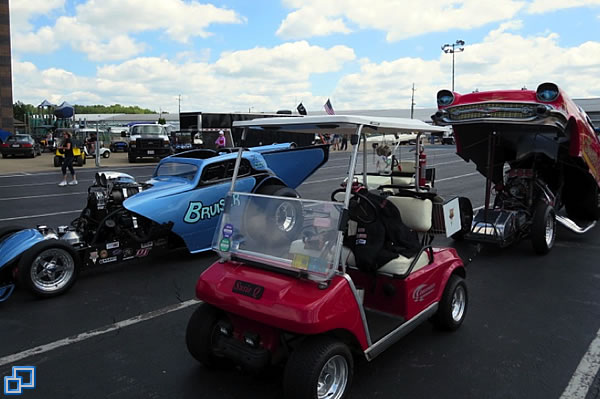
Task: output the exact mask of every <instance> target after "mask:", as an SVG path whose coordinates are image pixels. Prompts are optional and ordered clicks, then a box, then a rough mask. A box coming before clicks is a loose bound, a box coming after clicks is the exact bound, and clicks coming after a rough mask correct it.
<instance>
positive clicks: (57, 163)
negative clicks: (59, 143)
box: [54, 156, 62, 168]
mask: <svg viewBox="0 0 600 399" xmlns="http://www.w3.org/2000/svg"><path fill="white" fill-rule="evenodd" d="M60 164H62V158H61V157H57V156H55V157H54V167H55V168H58V167H60Z"/></svg>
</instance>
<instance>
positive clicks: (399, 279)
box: [186, 115, 468, 399]
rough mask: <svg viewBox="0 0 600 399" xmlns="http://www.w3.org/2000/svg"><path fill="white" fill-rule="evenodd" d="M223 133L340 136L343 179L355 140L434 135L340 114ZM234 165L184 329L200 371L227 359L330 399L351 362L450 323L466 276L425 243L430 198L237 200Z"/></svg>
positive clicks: (421, 194) (459, 311)
mask: <svg viewBox="0 0 600 399" xmlns="http://www.w3.org/2000/svg"><path fill="white" fill-rule="evenodd" d="M234 126H235V127H242V128H244V133H243V135H244V136H243V137H245V136H246V135H247V134H248V131H253V130H255V129H256V130H258V131H262V130H269V131H276V132H305V133H308V134H314V133H315V132H317V133H319V132H322V131H328V132H331V133H334V132H335V133H338V134H347V135H349V136H350V137H351V143H352V144H353V153H352V157H351V159H350V166H349V168H348V177H349V179H348V181H352V177H353V176H354V170H355V168H356V164H357V157H358V156H357V155H358V145H357V144H358V139H359V137H361V136H365V135H368V134H371V133H376V132H377V133H380V134H381V133H382V132H387V133H388V134H393V133H394V132H400V133H402V132H416V133H419V134H420V133H421V132H427V131H439V132H442V131H443V129H441V128H439V127H436V126H429V125H427V124H425V123H423V122H421V121H415V120H410V119H399V118H372V117H363V116H351V115H345V116H338V115H326V116H306V117H303V118H265V119H260V120H254V121H243V122H234ZM363 150H364V151H365V154H364V156H365V157H366V151H367V146H366V145H363ZM240 157H241V153H239V154H238V161H237V164H236V170H235V172H234V175H233V180H232V183H231V185H232V191H231V192H230V193H229V195H228V196H227V198H226V201H225V209H224V211H223V213H222V215H221V219H220V221H219V226H218V228H217V231H216V232H215V236H214V239H213V248H214V249H215V250H216V251H217V252H218V253H219V255H220V257H221V259H220V260H219V261H218V262H216V263H214V264H213V265H212V266H210V267H209V268H208V269H207V270H206V271H205V272H204V273H202V275H201V276H200V279H199V280H198V283H197V285H196V296H197V297H198V298H199V299H201V300H202V301H203V303H202V304H200V305H199V307H198V308H197V309H196V311H195V312H194V313H193V315H192V316H191V318H190V320H189V323H188V327H187V332H186V341H187V347H188V350H189V352H190V354H191V355H192V356H193V357H194V358H196V359H197V360H198V361H200V362H201V363H202V364H203V365H204V366H206V367H218V366H223V365H227V364H231V363H233V364H238V365H241V366H242V367H243V368H245V369H249V370H252V371H254V372H257V371H259V370H261V369H263V368H265V367H268V366H270V365H274V364H282V363H285V364H286V365H285V372H284V383H283V386H284V395H285V397H286V398H288V399H289V398H295V399H315V398H328V399H341V398H344V397H346V396H347V394H348V392H349V390H350V385H351V382H352V375H353V370H354V360H353V354H355V355H358V356H362V357H363V358H366V359H367V360H373V359H374V358H375V357H376V356H377V355H379V354H381V353H382V352H383V351H384V350H386V349H387V348H389V347H390V346H391V345H392V344H393V343H395V342H396V341H398V340H399V339H400V338H402V337H403V336H405V335H406V334H408V333H409V332H410V331H412V330H413V329H414V328H416V327H417V326H418V325H419V324H421V323H423V322H425V321H427V320H429V319H432V321H434V322H435V324H436V325H437V326H439V327H441V328H442V329H446V330H456V329H457V328H459V327H460V325H461V324H462V322H463V320H464V318H465V315H466V312H467V304H468V302H467V286H466V283H465V275H466V271H465V268H464V265H463V262H462V260H461V259H460V257H459V256H458V255H457V253H456V251H455V250H454V249H452V248H433V247H431V246H430V245H429V244H430V243H431V238H433V237H432V236H431V230H432V224H433V221H432V220H433V213H434V209H435V208H434V206H435V205H434V204H435V203H436V202H437V201H438V200H439V197H437V196H436V194H435V193H431V192H426V191H420V190H419V188H418V187H417V188H413V189H411V190H408V189H405V188H404V186H398V187H390V186H386V188H385V189H381V190H378V189H377V190H367V188H366V187H365V186H362V184H359V183H357V184H352V185H351V184H349V185H347V186H346V188H345V189H343V190H342V191H343V192H340V193H339V194H340V195H339V196H336V197H335V199H336V200H335V201H315V200H307V199H299V198H290V197H283V196H281V195H280V194H279V195H277V194H275V195H272V194H271V195H265V194H251V193H243V192H236V191H234V188H235V184H236V182H235V181H236V176H237V170H238V166H239V163H240ZM363 172H364V173H363V177H364V180H363V181H364V182H365V183H367V182H368V178H369V176H368V175H367V174H366V170H364V171H363ZM417 175H418V173H417ZM365 185H366V184H365ZM336 191H338V190H336ZM342 197H343V198H342ZM440 206H441V205H440ZM456 207H457V209H456V212H458V206H456ZM400 215H401V219H400ZM456 216H458V214H456Z"/></svg>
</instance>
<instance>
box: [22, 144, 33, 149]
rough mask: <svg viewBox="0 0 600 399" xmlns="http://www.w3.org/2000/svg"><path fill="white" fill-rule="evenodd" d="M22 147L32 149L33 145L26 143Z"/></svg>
mask: <svg viewBox="0 0 600 399" xmlns="http://www.w3.org/2000/svg"><path fill="white" fill-rule="evenodd" d="M21 147H24V148H31V147H32V145H31V144H29V143H25V144H21Z"/></svg>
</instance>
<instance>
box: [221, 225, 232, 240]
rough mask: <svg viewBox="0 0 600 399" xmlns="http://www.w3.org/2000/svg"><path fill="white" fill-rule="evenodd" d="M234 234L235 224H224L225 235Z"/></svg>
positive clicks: (229, 236)
mask: <svg viewBox="0 0 600 399" xmlns="http://www.w3.org/2000/svg"><path fill="white" fill-rule="evenodd" d="M232 235H233V225H232V224H230V223H227V224H226V225H225V226H223V237H225V238H231V236H232Z"/></svg>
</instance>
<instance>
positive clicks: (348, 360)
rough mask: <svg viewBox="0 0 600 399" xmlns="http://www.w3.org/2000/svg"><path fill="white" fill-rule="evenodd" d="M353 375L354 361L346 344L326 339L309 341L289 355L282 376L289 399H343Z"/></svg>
mask: <svg viewBox="0 0 600 399" xmlns="http://www.w3.org/2000/svg"><path fill="white" fill-rule="evenodd" d="M353 375H354V359H353V358H352V354H351V353H350V349H349V348H348V346H346V344H344V343H343V342H340V341H338V340H337V339H335V338H332V337H327V336H313V337H308V338H306V339H305V340H304V341H303V342H302V343H301V344H300V345H299V346H298V347H297V348H296V349H295V350H294V351H293V352H292V354H291V355H290V358H289V360H288V362H287V364H286V367H285V371H284V375H283V394H284V397H285V398H286V399H317V398H336V399H343V398H346V397H347V396H348V393H349V392H350V386H351V385H352V377H353Z"/></svg>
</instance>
